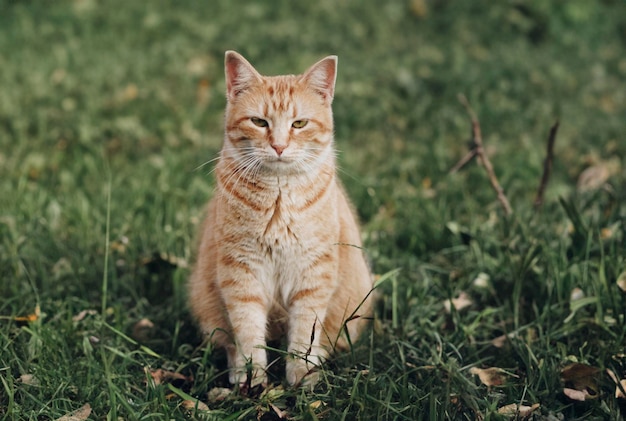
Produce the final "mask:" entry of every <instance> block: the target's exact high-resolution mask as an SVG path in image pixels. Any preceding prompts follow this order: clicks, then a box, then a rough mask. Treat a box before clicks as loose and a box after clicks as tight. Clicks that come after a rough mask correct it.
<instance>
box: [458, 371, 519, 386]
mask: <svg viewBox="0 0 626 421" xmlns="http://www.w3.org/2000/svg"><path fill="white" fill-rule="evenodd" d="M469 372H470V373H471V374H474V375H475V376H478V378H479V379H480V381H481V382H482V384H484V385H485V386H488V387H491V386H502V385H503V384H505V383H506V381H507V379H508V378H509V377H518V376H516V375H514V374H512V373H509V372H508V371H506V370H503V369H501V368H498V367H489V368H478V367H472V368H470V371H469Z"/></svg>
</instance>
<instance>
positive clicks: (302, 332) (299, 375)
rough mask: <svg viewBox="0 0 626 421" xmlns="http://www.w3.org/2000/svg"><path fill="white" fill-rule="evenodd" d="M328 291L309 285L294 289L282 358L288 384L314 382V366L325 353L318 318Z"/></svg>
mask: <svg viewBox="0 0 626 421" xmlns="http://www.w3.org/2000/svg"><path fill="white" fill-rule="evenodd" d="M329 299H330V291H328V290H327V289H325V288H324V287H323V286H312V287H309V288H303V289H300V290H298V291H295V292H294V293H293V294H292V297H291V299H290V303H289V304H290V305H289V339H288V341H289V344H288V348H287V350H288V352H289V354H290V355H289V356H288V357H287V362H286V375H287V381H288V382H289V384H291V385H295V384H302V385H306V386H310V387H312V386H314V385H315V383H316V382H317V379H318V373H317V372H315V371H314V370H315V369H316V368H317V367H318V366H319V365H320V364H321V363H322V361H323V360H324V359H325V358H326V356H327V355H328V352H327V350H326V349H324V348H323V347H321V346H320V339H321V335H323V328H322V322H323V321H324V317H325V315H326V309H327V307H328V301H329Z"/></svg>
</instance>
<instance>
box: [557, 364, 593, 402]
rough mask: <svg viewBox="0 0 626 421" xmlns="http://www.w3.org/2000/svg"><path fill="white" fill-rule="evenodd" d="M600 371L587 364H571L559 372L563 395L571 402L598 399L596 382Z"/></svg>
mask: <svg viewBox="0 0 626 421" xmlns="http://www.w3.org/2000/svg"><path fill="white" fill-rule="evenodd" d="M599 372H600V369H599V368H597V367H593V366H590V365H587V364H581V363H572V364H569V365H567V366H566V367H564V368H563V369H562V370H561V381H562V382H563V383H564V385H565V388H564V389H563V393H564V394H565V396H567V397H568V398H570V399H573V400H588V399H595V398H597V397H598V385H597V382H596V379H597V376H598V373H599Z"/></svg>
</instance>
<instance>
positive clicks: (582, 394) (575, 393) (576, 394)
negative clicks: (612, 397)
mask: <svg viewBox="0 0 626 421" xmlns="http://www.w3.org/2000/svg"><path fill="white" fill-rule="evenodd" d="M563 394H564V395H565V396H567V397H568V398H570V399H571V400H573V401H579V402H584V401H585V400H587V397H589V396H591V395H590V394H589V392H587V389H584V390H576V389H570V388H568V387H565V388H563Z"/></svg>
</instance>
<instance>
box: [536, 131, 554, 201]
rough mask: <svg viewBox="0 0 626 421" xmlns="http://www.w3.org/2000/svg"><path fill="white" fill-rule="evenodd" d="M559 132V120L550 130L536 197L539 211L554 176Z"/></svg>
mask: <svg viewBox="0 0 626 421" xmlns="http://www.w3.org/2000/svg"><path fill="white" fill-rule="evenodd" d="M558 131H559V121H558V120H557V121H556V122H555V123H554V124H553V125H552V128H551V129H550V136H549V137H548V147H547V151H546V159H545V160H544V161H543V175H542V176H541V183H539V188H538V189H537V196H535V203H534V206H535V209H538V208H539V207H540V206H541V205H542V204H543V194H544V192H545V190H546V186H547V185H548V181H549V180H550V174H552V162H553V161H554V142H555V141H556V133H557V132H558Z"/></svg>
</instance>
